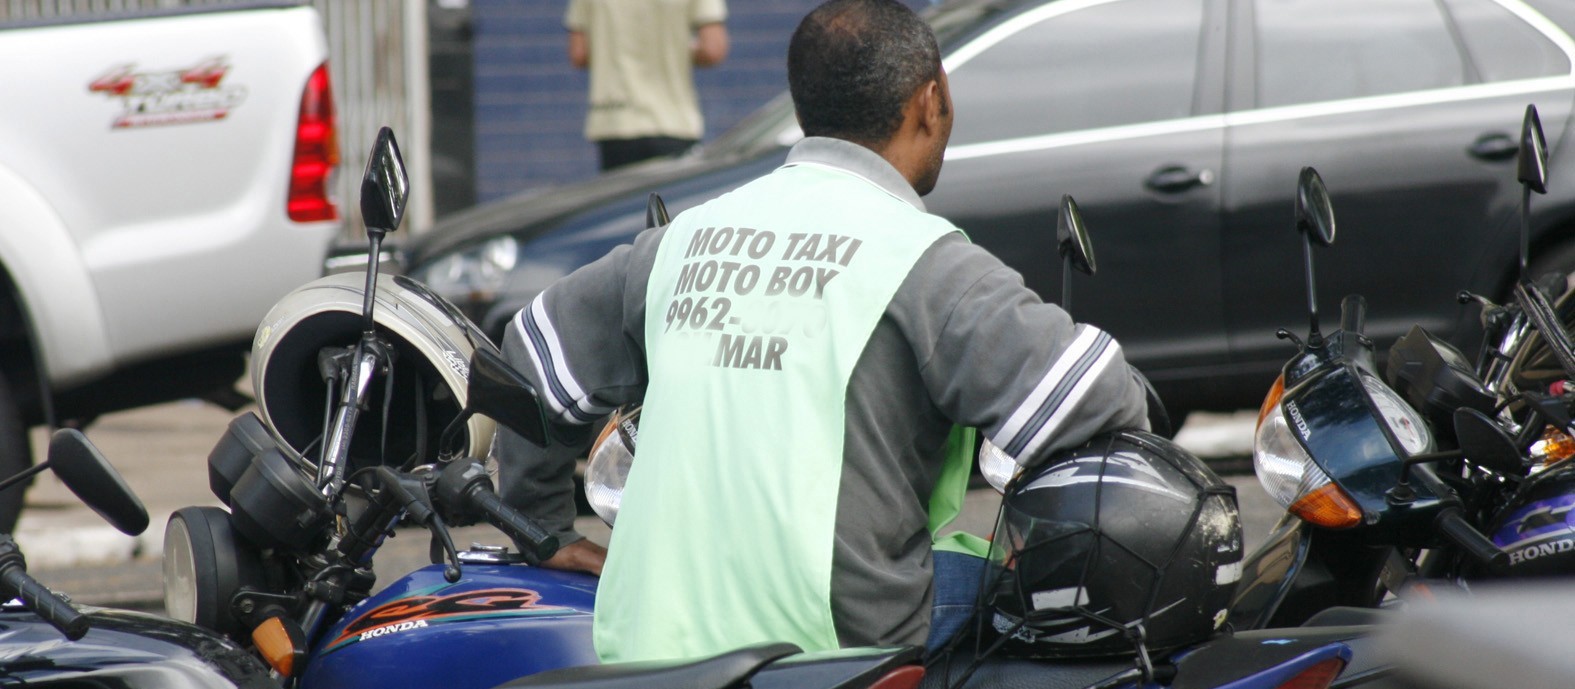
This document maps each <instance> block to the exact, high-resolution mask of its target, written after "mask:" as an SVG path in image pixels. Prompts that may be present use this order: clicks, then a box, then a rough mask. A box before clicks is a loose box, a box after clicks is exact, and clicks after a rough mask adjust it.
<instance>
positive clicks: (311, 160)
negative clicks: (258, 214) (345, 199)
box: [285, 62, 339, 222]
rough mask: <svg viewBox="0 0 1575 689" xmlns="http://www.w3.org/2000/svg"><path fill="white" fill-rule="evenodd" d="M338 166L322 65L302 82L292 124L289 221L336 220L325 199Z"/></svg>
mask: <svg viewBox="0 0 1575 689" xmlns="http://www.w3.org/2000/svg"><path fill="white" fill-rule="evenodd" d="M338 165H339V138H338V136H337V135H336V134H335V124H334V94H333V92H332V91H331V90H329V87H328V63H326V62H325V63H323V64H321V65H319V66H318V67H317V69H316V71H313V72H312V76H310V77H308V78H307V79H306V88H305V89H303V90H302V91H301V114H300V116H299V117H298V118H297V119H296V124H295V160H294V161H293V162H292V163H291V164H290V197H289V199H288V200H287V201H286V202H285V207H286V209H287V210H288V211H289V214H290V219H291V220H294V221H296V222H313V221H318V220H337V219H338V218H339V209H338V208H337V207H335V206H334V202H333V199H332V198H330V197H329V195H328V185H329V178H330V177H331V176H332V175H333V172H334V168H335V167H336V166H338Z"/></svg>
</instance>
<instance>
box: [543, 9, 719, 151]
mask: <svg viewBox="0 0 1575 689" xmlns="http://www.w3.org/2000/svg"><path fill="white" fill-rule="evenodd" d="M726 19H727V6H726V3H725V0H569V8H568V11H567V12H566V13H565V15H564V20H563V24H564V27H565V28H567V29H568V30H569V61H570V62H571V63H573V64H574V66H575V67H579V68H581V69H589V70H590V77H591V84H590V111H589V113H587V115H586V117H585V138H586V139H588V140H590V141H594V142H596V144H597V147H598V149H599V153H600V156H601V169H602V170H604V171H605V170H611V169H613V168H616V167H621V166H623V165H628V164H630V163H634V162H639V161H641V160H645V159H647V158H654V157H658V156H670V155H677V154H679V153H682V152H684V151H685V150H687V149H688V148H689V147H690V146H693V145H694V144H695V142H697V141H699V140H700V136H701V135H702V134H703V133H704V131H705V124H704V121H703V120H702V118H701V115H700V100H699V98H698V96H696V94H695V84H694V69H693V68H694V67H696V66H698V67H710V66H713V65H716V64H719V63H721V62H722V60H724V59H725V58H726V57H727V49H728V39H727V28H726V27H725V25H724V24H723V22H724V21H725V20H726Z"/></svg>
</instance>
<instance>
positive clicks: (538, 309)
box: [514, 293, 612, 424]
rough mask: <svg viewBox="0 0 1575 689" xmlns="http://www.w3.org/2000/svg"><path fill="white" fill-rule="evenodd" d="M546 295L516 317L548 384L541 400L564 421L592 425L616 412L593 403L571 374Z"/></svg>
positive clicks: (541, 378) (544, 380)
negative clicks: (549, 310)
mask: <svg viewBox="0 0 1575 689" xmlns="http://www.w3.org/2000/svg"><path fill="white" fill-rule="evenodd" d="M544 296H545V293H543V294H541V295H537V297H536V298H535V299H534V300H532V301H531V303H530V306H529V307H526V308H524V309H520V312H519V314H518V315H516V316H515V317H514V326H515V327H517V328H519V329H520V331H521V335H523V336H524V337H523V339H524V341H525V342H526V343H528V344H529V352H530V355H531V357H530V358H531V363H532V364H533V365H534V366H535V368H536V375H537V377H538V378H539V379H540V380H541V381H543V382H544V383H545V384H546V388H547V392H548V394H546V395H542V396H541V397H542V399H543V400H545V401H546V402H547V406H548V408H550V409H551V410H552V411H553V413H554V415H556V416H557V417H558V418H559V419H560V420H562V421H565V422H568V423H577V424H584V423H590V422H591V421H594V420H596V419H598V418H600V417H601V416H604V415H606V414H607V413H608V412H610V411H612V410H611V409H608V408H605V407H601V406H598V405H596V404H593V403H592V402H591V400H590V397H589V396H588V395H586V394H585V391H584V389H583V388H581V387H580V384H579V383H578V382H577V381H575V380H574V375H573V374H572V373H570V372H569V368H568V362H567V360H566V359H565V357H564V355H563V343H562V342H561V341H560V340H559V339H558V332H557V330H556V329H555V328H553V326H552V320H551V319H550V318H549V317H548V316H547V309H546V307H545V306H544V305H543V303H542V297H544Z"/></svg>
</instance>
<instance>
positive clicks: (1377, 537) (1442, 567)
mask: <svg viewBox="0 0 1575 689" xmlns="http://www.w3.org/2000/svg"><path fill="white" fill-rule="evenodd" d="M1521 141H1522V146H1521V151H1520V160H1521V164H1520V166H1519V171H1518V177H1519V180H1520V182H1521V183H1522V184H1523V185H1524V188H1525V195H1524V197H1523V203H1522V212H1521V215H1522V219H1523V222H1522V234H1521V237H1522V242H1521V244H1522V252H1521V259H1520V265H1521V269H1522V273H1524V270H1525V265H1526V258H1525V257H1526V248H1525V237H1526V236H1527V232H1526V226H1525V218H1527V217H1529V213H1528V212H1527V209H1528V205H1529V199H1530V194H1531V193H1532V191H1535V190H1539V189H1543V188H1545V185H1546V155H1547V154H1546V150H1545V148H1544V145H1543V143H1542V141H1543V140H1542V132H1541V127H1540V123H1539V122H1538V118H1537V115H1536V108H1535V107H1534V106H1531V107H1528V108H1527V113H1526V118H1525V122H1524V124H1523V127H1522V137H1521ZM1297 220H1298V227H1299V229H1301V230H1302V234H1303V239H1304V251H1305V254H1306V265H1307V276H1308V277H1307V282H1308V294H1309V297H1308V298H1309V311H1310V313H1311V317H1312V326H1311V328H1310V331H1309V334H1308V336H1307V339H1306V340H1305V341H1302V340H1300V339H1297V338H1295V337H1294V336H1292V335H1290V334H1289V333H1288V332H1286V331H1283V330H1282V331H1281V333H1280V334H1281V337H1282V338H1290V339H1293V340H1295V341H1296V342H1297V344H1298V346H1299V349H1300V352H1299V353H1298V354H1297V356H1295V357H1293V358H1292V359H1291V360H1290V361H1289V362H1288V363H1287V364H1286V365H1285V367H1284V371H1283V373H1282V375H1281V377H1280V379H1279V380H1277V381H1276V382H1275V384H1274V386H1273V388H1272V389H1271V392H1270V393H1269V395H1268V398H1267V399H1266V400H1265V402H1264V405H1263V408H1262V410H1261V411H1260V415H1259V426H1258V429H1257V432H1256V437H1255V443H1254V446H1255V450H1254V463H1255V467H1256V470H1257V474H1258V477H1259V479H1260V481H1261V482H1262V483H1263V484H1264V486H1265V488H1266V489H1268V491H1269V493H1270V494H1271V495H1273V496H1274V497H1275V498H1276V499H1277V500H1278V501H1279V502H1280V503H1281V504H1282V505H1284V506H1286V507H1287V509H1288V513H1287V515H1286V516H1285V517H1284V518H1283V519H1282V520H1281V522H1280V523H1279V524H1278V525H1277V526H1276V527H1275V529H1274V531H1273V533H1272V534H1271V535H1270V537H1269V539H1268V543H1267V545H1266V547H1265V548H1264V549H1262V550H1260V551H1259V553H1257V554H1256V555H1255V558H1254V559H1250V560H1249V561H1248V563H1247V565H1246V569H1247V571H1248V572H1249V573H1254V574H1256V576H1252V577H1249V578H1248V579H1246V580H1244V581H1243V584H1242V587H1241V588H1240V589H1239V593H1238V597H1237V601H1236V603H1235V605H1234V606H1233V608H1232V615H1233V619H1237V620H1242V621H1248V622H1246V623H1247V624H1249V625H1282V624H1295V623H1297V622H1298V621H1299V620H1302V619H1305V618H1307V617H1308V616H1310V615H1312V614H1314V613H1316V612H1318V611H1321V610H1326V609H1329V608H1333V607H1337V606H1354V607H1358V608H1376V607H1379V606H1380V605H1381V604H1383V603H1384V602H1385V601H1386V600H1387V599H1388V596H1389V595H1390V594H1392V593H1396V592H1400V591H1402V590H1403V589H1405V588H1406V587H1408V586H1417V585H1420V586H1432V587H1434V588H1454V587H1458V586H1462V585H1465V584H1468V583H1470V582H1476V581H1483V580H1493V579H1502V578H1507V577H1516V576H1525V575H1546V574H1562V575H1567V574H1570V573H1572V572H1575V569H1572V565H1575V563H1572V562H1570V561H1569V560H1568V559H1567V558H1561V557H1558V547H1559V545H1558V544H1559V543H1560V542H1575V541H1571V540H1570V538H1571V537H1575V531H1572V530H1571V529H1570V528H1569V527H1567V526H1562V524H1563V519H1562V516H1563V514H1564V513H1565V512H1566V511H1567V510H1568V505H1569V504H1571V503H1572V502H1575V500H1572V499H1571V497H1570V490H1569V489H1570V487H1571V486H1572V485H1575V472H1572V471H1571V467H1572V466H1575V465H1571V464H1569V463H1567V462H1564V461H1563V460H1565V459H1568V458H1569V457H1570V456H1575V447H1561V446H1558V445H1557V443H1556V442H1552V440H1556V439H1557V438H1561V437H1568V436H1567V435H1565V433H1566V431H1567V430H1568V429H1569V428H1570V418H1571V406H1570V403H1571V401H1572V398H1571V397H1570V396H1568V395H1565V394H1561V393H1560V392H1558V389H1557V388H1554V389H1551V390H1550V389H1548V387H1547V386H1542V387H1541V389H1528V390H1522V389H1520V383H1519V382H1517V380H1518V378H1519V377H1518V376H1517V374H1516V372H1517V371H1519V370H1521V367H1522V366H1523V363H1524V362H1525V361H1526V359H1527V354H1526V350H1527V348H1528V347H1529V346H1530V343H1533V342H1540V343H1545V344H1544V345H1543V346H1545V347H1546V349H1545V350H1543V354H1544V355H1546V356H1547V357H1549V358H1553V359H1555V360H1557V361H1558V362H1559V363H1560V364H1561V365H1563V364H1568V366H1569V367H1568V368H1567V369H1561V371H1562V373H1563V377H1562V378H1561V380H1568V379H1569V378H1572V377H1575V347H1572V346H1571V343H1570V338H1569V335H1568V333H1567V332H1566V331H1565V330H1564V328H1563V325H1562V323H1560V322H1559V321H1558V319H1557V317H1556V315H1555V314H1554V309H1553V307H1552V306H1551V305H1550V304H1549V302H1548V300H1547V298H1546V296H1545V295H1544V294H1543V292H1542V289H1541V288H1540V287H1539V286H1538V285H1537V284H1535V283H1533V282H1532V281H1530V280H1528V279H1526V277H1525V276H1524V275H1523V276H1522V277H1521V278H1520V279H1519V280H1518V281H1517V283H1516V286H1515V289H1514V294H1515V301H1514V303H1512V304H1508V305H1505V306H1498V305H1495V304H1492V303H1491V302H1489V301H1488V300H1487V299H1485V298H1483V297H1479V296H1476V295H1471V294H1467V293H1462V294H1461V295H1460V301H1461V303H1463V304H1464V303H1471V302H1477V303H1480V304H1481V305H1482V306H1483V324H1484V346H1483V352H1482V355H1481V356H1480V357H1479V358H1478V361H1477V363H1476V365H1475V366H1473V365H1472V364H1471V363H1470V362H1469V361H1468V360H1467V359H1466V357H1465V356H1463V355H1462V354H1461V353H1460V352H1459V351H1458V350H1457V349H1455V348H1454V347H1453V346H1451V345H1449V344H1448V343H1446V342H1443V341H1442V340H1440V339H1438V338H1436V337H1434V336H1433V335H1432V334H1430V333H1428V332H1427V331H1426V330H1424V329H1422V328H1420V327H1417V328H1413V329H1412V330H1411V332H1410V333H1408V334H1407V335H1406V336H1404V337H1402V338H1401V339H1400V340H1398V341H1397V342H1396V343H1395V344H1394V346H1393V347H1392V348H1391V349H1390V352H1389V357H1388V366H1387V371H1386V372H1385V377H1383V378H1380V375H1379V371H1378V368H1377V366H1376V364H1375V355H1374V345H1373V343H1372V341H1371V340H1369V339H1367V338H1366V337H1365V336H1363V335H1362V333H1361V327H1362V321H1363V316H1364V312H1365V303H1364V302H1363V301H1362V299H1361V297H1359V296H1352V297H1347V298H1346V300H1345V301H1344V302H1343V303H1342V319H1341V328H1340V329H1339V330H1338V331H1336V332H1335V333H1333V334H1331V335H1330V336H1329V337H1327V338H1326V337H1324V336H1323V335H1321V334H1320V333H1319V331H1318V320H1317V302H1316V292H1315V286H1314V284H1313V280H1312V245H1313V244H1314V243H1318V244H1321V245H1325V246H1327V245H1328V244H1330V243H1331V242H1332V241H1333V238H1334V222H1333V215H1332V210H1331V209H1330V208H1329V203H1328V198H1327V192H1326V191H1325V190H1324V188H1323V185H1322V182H1321V180H1319V179H1318V176H1317V173H1316V172H1315V171H1312V170H1311V169H1310V168H1309V169H1305V170H1303V174H1302V179H1301V186H1300V193H1299V197H1298V211H1297ZM1386 383H1387V384H1386ZM1533 448H1537V449H1535V450H1534V449H1533ZM1561 539H1562V541H1561ZM1565 550H1566V551H1567V550H1570V548H1567V547H1566V548H1565Z"/></svg>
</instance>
